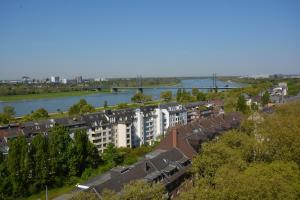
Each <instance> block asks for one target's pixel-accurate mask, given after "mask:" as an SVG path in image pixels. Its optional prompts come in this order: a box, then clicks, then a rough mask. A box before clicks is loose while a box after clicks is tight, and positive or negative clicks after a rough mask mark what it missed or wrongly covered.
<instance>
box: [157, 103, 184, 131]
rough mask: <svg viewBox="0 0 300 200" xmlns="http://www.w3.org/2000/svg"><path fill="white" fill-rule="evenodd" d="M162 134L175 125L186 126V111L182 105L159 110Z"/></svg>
mask: <svg viewBox="0 0 300 200" xmlns="http://www.w3.org/2000/svg"><path fill="white" fill-rule="evenodd" d="M161 112H162V124H163V132H164V133H166V132H167V130H168V128H171V127H173V126H175V125H177V124H187V111H186V110H185V108H184V107H183V106H182V105H179V104H177V105H170V106H167V107H164V108H162V109H161Z"/></svg>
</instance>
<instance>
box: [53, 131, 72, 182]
mask: <svg viewBox="0 0 300 200" xmlns="http://www.w3.org/2000/svg"><path fill="white" fill-rule="evenodd" d="M48 143H49V145H48V152H49V170H50V175H49V179H50V181H51V182H52V183H53V184H55V185H58V186H60V185H62V183H63V181H64V179H65V176H66V175H67V174H68V159H69V155H68V147H69V145H71V143H72V140H71V138H70V136H69V131H68V129H67V128H65V127H62V126H55V127H54V128H52V129H51V131H50V134H49V142H48Z"/></svg>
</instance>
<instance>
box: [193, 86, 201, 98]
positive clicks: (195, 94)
mask: <svg viewBox="0 0 300 200" xmlns="http://www.w3.org/2000/svg"><path fill="white" fill-rule="evenodd" d="M198 93H199V89H198V88H193V89H192V95H193V96H195V97H196V96H197V95H198Z"/></svg>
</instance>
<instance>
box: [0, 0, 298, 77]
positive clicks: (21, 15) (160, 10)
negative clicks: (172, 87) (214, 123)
mask: <svg viewBox="0 0 300 200" xmlns="http://www.w3.org/2000/svg"><path fill="white" fill-rule="evenodd" d="M299 10H300V1H297V0H285V1H284V0H266V1H258V0H254V1H238V0H232V1H223V0H219V1H217V0H213V1H193V0H190V1H178V0H172V1H171V0H166V1H159V0H153V1H129V0H128V1H114V0H113V1H92V0H91V1H66V0H64V1H61V0H53V1H37V0H26V1H25V0H18V1H10V0H2V1H0V27H1V30H0V79H1V80H9V79H20V78H21V77H22V76H29V77H31V78H38V79H41V78H46V77H50V76H60V77H61V78H68V79H70V78H75V77H76V76H83V77H84V78H97V77H111V78H114V77H135V76H136V75H142V76H144V77H155V76H159V77H166V76H168V77H170V76H210V75H212V73H217V74H218V75H255V74H256V75H257V74H280V73H281V74H300V20H299V19H300V12H299Z"/></svg>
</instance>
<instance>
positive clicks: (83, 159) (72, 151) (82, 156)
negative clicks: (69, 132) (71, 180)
mask: <svg viewBox="0 0 300 200" xmlns="http://www.w3.org/2000/svg"><path fill="white" fill-rule="evenodd" d="M68 152H69V154H68V156H69V169H70V173H71V175H73V176H80V175H81V174H82V172H83V171H84V170H85V169H86V168H96V167H97V166H98V164H99V162H100V156H99V154H98V151H97V149H96V147H95V146H94V145H93V144H92V143H91V142H90V141H89V139H88V136H87V134H86V133H85V132H84V131H81V130H78V131H76V132H75V135H74V142H73V144H72V145H71V146H69V149H68Z"/></svg>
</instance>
